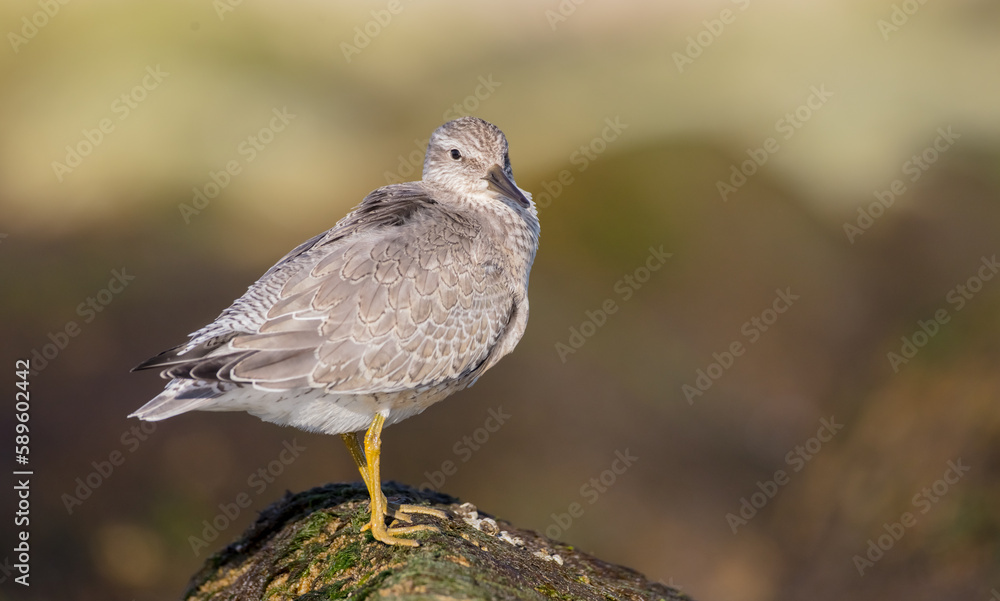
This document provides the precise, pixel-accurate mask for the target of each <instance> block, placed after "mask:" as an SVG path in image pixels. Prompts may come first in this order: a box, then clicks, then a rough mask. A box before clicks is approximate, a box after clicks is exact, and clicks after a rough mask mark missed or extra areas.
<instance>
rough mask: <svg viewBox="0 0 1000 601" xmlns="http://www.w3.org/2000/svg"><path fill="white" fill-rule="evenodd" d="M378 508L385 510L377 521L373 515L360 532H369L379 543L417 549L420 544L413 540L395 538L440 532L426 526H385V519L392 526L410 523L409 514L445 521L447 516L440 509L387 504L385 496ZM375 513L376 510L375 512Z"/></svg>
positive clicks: (411, 519) (435, 528)
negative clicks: (389, 519)
mask: <svg viewBox="0 0 1000 601" xmlns="http://www.w3.org/2000/svg"><path fill="white" fill-rule="evenodd" d="M380 507H382V508H385V509H384V511H383V512H382V515H381V517H380V518H379V519H377V518H376V516H375V514H373V515H372V519H371V521H369V522H368V523H367V524H365V525H364V526H363V527H362V528H361V531H362V532H364V531H365V530H371V531H372V536H374V537H375V540H378V541H381V542H383V543H385V544H387V545H404V546H407V547H417V546H419V545H420V544H419V543H418V542H417V541H415V540H409V539H405V538H397V536H402V535H406V534H413V533H415V532H440V531H441V530H440V529H439V528H437V527H436V526H430V525H427V524H415V525H412V526H388V527H387V526H386V525H385V518H386V516H389V517H391V518H392V519H393V524H395V523H397V522H406V523H410V522H412V521H413V518H412V517H411V516H410V514H421V515H429V516H432V517H436V518H438V519H447V518H448V514H447V513H445V512H444V511H441V510H440V509H434V508H433V507H424V506H422V505H408V504H401V505H397V504H395V503H393V504H389V503H388V501H387V500H386V498H385V496H384V495H383V497H382V503H381V504H380ZM376 513H378V512H377V510H376Z"/></svg>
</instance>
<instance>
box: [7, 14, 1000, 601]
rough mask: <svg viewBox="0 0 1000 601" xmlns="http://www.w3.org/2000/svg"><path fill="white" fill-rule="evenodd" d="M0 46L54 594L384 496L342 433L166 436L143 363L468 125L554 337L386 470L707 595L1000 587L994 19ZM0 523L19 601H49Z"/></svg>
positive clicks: (246, 17) (42, 539) (115, 25)
mask: <svg viewBox="0 0 1000 601" xmlns="http://www.w3.org/2000/svg"><path fill="white" fill-rule="evenodd" d="M0 24H2V27H0V32H3V33H4V36H5V40H6V43H7V47H6V48H4V49H2V50H0V132H2V135H0V217H2V218H0V273H2V279H0V281H2V283H3V284H2V287H3V294H2V296H0V302H2V315H3V318H2V321H0V339H2V340H3V344H2V352H3V362H2V363H0V366H2V370H3V374H4V375H3V376H2V378H0V382H2V383H3V389H4V390H6V391H8V393H7V394H9V396H10V397H13V396H14V394H13V393H14V391H16V388H15V387H14V383H15V375H14V371H15V368H14V361H15V359H17V358H25V357H34V359H33V364H32V367H33V368H34V373H33V374H32V376H31V380H30V381H31V383H30V391H31V403H32V409H31V421H30V425H31V428H32V430H31V449H30V452H31V455H30V465H29V466H28V467H29V468H31V469H33V470H34V472H35V475H34V477H33V480H32V486H33V488H32V495H31V512H32V513H31V528H30V535H31V538H30V540H31V542H32V547H31V549H32V568H33V569H32V573H31V585H32V586H31V587H30V592H31V593H33V594H34V595H35V597H34V598H39V599H42V598H46V599H54V598H60V599H74V600H75V599H79V600H90V599H101V600H129V599H139V600H143V599H173V598H177V596H178V595H179V594H180V593H181V591H182V590H183V589H184V586H185V584H186V583H187V580H188V578H189V577H190V576H191V575H192V574H193V573H194V572H195V571H196V570H197V569H198V568H199V566H200V565H201V564H202V562H203V561H204V560H205V559H206V558H207V557H208V556H209V555H210V554H211V553H213V552H215V551H217V550H219V549H221V548H222V547H224V546H225V545H226V544H228V543H229V542H230V541H232V540H234V539H236V538H238V537H239V536H240V534H241V532H242V531H243V529H244V528H246V527H247V526H248V525H249V524H251V523H252V521H253V520H254V519H255V517H256V515H257V512H258V511H260V510H262V509H263V508H264V507H266V506H267V505H268V504H270V503H272V502H274V501H275V500H277V499H279V498H280V497H281V496H282V495H283V494H284V492H285V491H286V490H290V491H302V490H305V489H308V488H311V487H313V486H317V485H321V484H324V483H327V482H335V481H353V480H357V473H356V472H355V470H354V468H353V465H352V463H351V460H350V457H349V456H348V454H347V453H346V452H345V450H344V448H343V445H342V444H341V441H340V440H339V439H338V438H337V437H325V436H320V435H312V434H306V433H303V432H298V431H295V430H292V429H287V428H279V427H277V426H274V425H271V424H265V423H263V422H260V421H259V420H257V419H256V418H254V417H251V416H248V415H245V414H219V413H199V414H189V415H184V416H181V417H177V418H174V419H170V420H168V421H165V422H160V423H158V424H156V425H155V427H152V426H151V425H146V426H145V429H143V428H141V427H140V426H141V424H140V423H139V422H137V421H136V420H129V419H126V417H125V416H126V415H127V414H128V413H129V412H131V411H133V410H134V409H136V408H138V407H139V406H140V405H142V404H143V403H145V402H146V401H147V400H148V399H150V398H151V397H152V396H154V395H155V394H156V393H157V392H158V391H159V390H161V388H162V385H163V381H162V380H160V379H158V378H157V377H156V375H155V374H152V373H139V374H130V373H128V370H129V369H130V368H131V367H133V366H134V365H136V364H137V363H139V362H140V361H142V360H144V359H146V358H147V357H149V356H151V355H153V354H156V353H157V352H159V351H161V350H163V349H165V348H168V347H170V346H173V345H175V344H177V343H179V342H181V341H183V340H184V335H185V334H187V333H188V332H191V331H194V330H195V329H197V328H199V327H201V326H202V325H203V324H205V323H207V322H208V321H210V320H212V319H214V318H215V316H216V315H218V313H219V312H220V311H221V310H222V309H223V308H225V307H226V306H227V305H228V304H229V303H230V302H231V301H232V300H233V299H234V298H236V297H238V296H239V295H240V294H242V292H243V291H244V290H245V289H246V287H247V286H248V285H249V284H250V283H251V282H253V281H254V279H255V278H256V277H258V276H259V275H261V274H262V273H263V272H264V271H265V270H266V269H267V268H268V267H269V266H270V265H272V264H273V263H274V262H275V261H276V260H277V259H278V258H280V257H281V256H282V255H283V254H284V253H285V252H286V251H288V250H289V249H291V248H293V247H294V246H296V245H297V244H298V243H299V242H301V241H303V240H305V239H307V238H309V237H311V236H313V235H314V234H316V233H319V232H321V231H323V230H325V229H327V228H329V227H331V226H333V224H334V223H335V222H336V221H337V220H338V219H340V218H341V217H342V216H343V215H344V214H345V213H346V212H347V211H348V210H349V209H350V208H351V207H352V206H354V205H355V204H357V203H358V202H359V201H360V200H361V199H362V198H363V197H364V195H365V194H367V193H368V192H369V191H370V190H372V189H374V188H376V187H378V186H381V185H384V184H386V183H390V182H394V181H405V180H410V179H417V178H419V171H420V166H421V164H422V161H423V151H424V145H425V143H426V140H427V138H428V136H429V135H430V133H431V132H432V131H433V130H434V128H436V127H437V126H439V125H440V124H441V123H443V122H444V121H446V120H448V119H451V118H454V117H457V116H461V115H465V114H474V115H477V116H480V117H482V118H485V119H487V120H489V121H491V122H493V123H495V124H497V125H498V126H499V127H500V128H502V129H503V131H504V132H505V133H506V134H507V137H508V139H509V141H510V146H511V160H512V163H513V166H514V173H515V176H516V178H517V182H518V184H519V185H520V186H521V187H522V188H525V189H527V190H529V191H532V192H533V193H534V195H535V200H536V202H537V203H538V206H539V215H540V220H541V224H542V238H541V247H540V250H539V254H538V257H537V260H536V262H535V267H534V272H533V274H532V281H531V320H530V324H529V327H528V330H527V333H526V335H525V336H524V339H523V340H522V341H521V343H520V345H519V347H518V349H517V351H516V352H514V353H513V354H512V355H511V356H510V357H508V358H506V359H504V360H503V361H502V362H501V363H500V364H499V365H498V366H497V367H495V368H494V369H493V370H492V371H491V372H490V373H489V374H488V375H486V376H485V377H484V378H483V379H482V380H480V382H479V383H478V384H477V385H476V386H475V387H473V388H471V389H469V390H466V391H464V392H462V393H460V394H457V395H455V396H454V397H452V398H450V399H448V400H447V401H446V402H443V403H441V404H438V405H436V406H434V407H432V408H431V409H429V410H428V411H426V412H425V413H424V414H423V415H421V416H419V417H417V418H414V419H411V420H408V421H406V422H404V423H402V424H400V425H397V426H394V427H392V428H390V429H389V430H387V431H386V434H385V437H384V453H383V459H382V469H383V475H384V477H385V478H386V479H395V480H399V481H402V482H405V483H408V484H411V485H415V486H416V485H423V486H425V487H429V486H434V487H438V488H440V489H441V490H442V491H444V492H447V493H450V494H452V495H456V496H459V497H461V498H462V499H463V500H466V501H470V502H472V503H474V504H476V505H477V506H478V507H479V508H480V509H481V510H482V511H486V512H490V513H492V514H495V515H497V516H499V517H502V518H505V519H508V520H511V521H513V522H514V523H516V524H518V525H519V526H522V527H528V528H532V529H536V530H539V531H542V532H545V533H547V534H549V535H550V536H554V537H555V538H557V539H560V540H564V541H567V542H569V543H571V544H573V545H575V546H577V547H579V548H581V549H583V550H585V551H588V552H590V553H593V554H595V555H597V556H598V557H600V558H602V559H605V560H608V561H612V562H616V563H621V564H624V565H627V566H630V567H632V568H635V569H637V570H639V571H641V572H643V573H645V574H646V575H648V576H649V577H650V578H651V579H653V580H660V581H663V582H665V583H669V584H672V585H674V586H678V587H682V590H683V591H684V592H685V593H688V594H690V595H692V596H693V597H694V598H695V599H698V600H702V601H714V600H720V601H721V600H726V601H763V600H793V599H812V600H827V599H830V600H833V599H844V598H851V599H857V600H875V599H903V598H906V599H916V600H922V599H927V600H930V599H934V600H941V599H981V600H983V601H986V600H987V599H990V598H997V597H998V596H1000V593H998V592H997V590H998V589H1000V514H998V511H997V508H998V506H1000V449H998V435H1000V405H998V402H997V398H998V394H1000V370H998V369H997V364H998V360H1000V344H998V342H997V341H998V334H1000V320H998V318H1000V278H997V277H996V274H997V270H998V266H997V264H996V256H997V253H998V252H1000V204H998V198H1000V77H998V72H997V65H998V64H1000V35H998V33H1000V31H998V28H1000V5H998V4H997V3H995V2H990V1H987V0H954V1H951V2H927V3H922V2H916V1H915V0H905V1H900V2H891V1H889V0H881V1H878V2H867V1H861V0H844V1H840V2H832V1H831V2H823V1H821V2H809V3H801V2H781V1H777V0H775V1H765V0H753V1H750V0H742V1H738V2H737V1H732V2H730V1H716V2H704V1H702V2H695V1H693V0H690V1H674V2H645V3H639V2H599V1H597V0H591V1H589V2H582V3H580V2H570V1H569V0H563V1H561V2H559V1H557V0H551V1H547V2H529V1H527V0H522V1H512V2H504V3H496V2H494V3H477V4H472V3H466V4H461V5H459V4H457V3H445V2H419V3H418V2H414V3H410V2H406V1H405V0H404V1H399V2H373V3H360V2H359V3H350V4H349V5H347V3H339V4H334V3H329V2H318V1H298V2H281V3H278V2H250V1H245V2H238V1H236V0H215V1H214V2H207V1H205V2H190V1H189V2H176V1H167V0H161V1H152V2H142V3H137V2H116V1H94V2H86V3H83V2H80V3H77V2H72V3H65V4H63V3H60V2H57V1H56V0H40V1H20V0H17V1H13V2H4V3H3V4H2V5H0ZM5 406H7V407H8V410H5V411H3V412H0V428H2V429H3V431H4V437H5V440H10V439H9V438H7V437H8V436H9V433H11V432H13V428H14V423H15V422H14V419H15V418H14V411H13V403H5ZM491 412H493V413H492V415H502V416H503V417H502V419H500V420H499V421H502V424H499V423H498V418H496V417H494V418H493V420H492V421H490V420H489V418H490V417H491ZM487 428H489V430H488V429H487ZM490 430H492V431H490ZM289 447H290V448H293V449H296V450H295V452H294V453H293V452H285V453H284V454H282V452H283V451H284V450H286V449H287V448H289ZM9 450H10V449H9V447H8V452H9ZM620 457H628V458H629V459H628V461H624V460H622V459H620ZM616 459H617V460H618V462H617V463H616ZM5 461H11V465H12V464H13V462H12V460H5ZM447 461H451V462H453V463H454V465H455V466H456V469H455V470H451V471H452V473H451V474H447V475H446V474H445V473H444V472H443V471H442V468H443V466H444V465H445V462H447ZM616 470H617V471H616ZM779 471H780V472H781V473H778V472H779ZM8 478H13V476H9V477H8ZM5 488H7V490H8V493H7V494H4V495H3V498H2V506H3V509H4V512H5V513H4V515H6V516H11V515H12V514H13V512H14V498H13V496H12V494H11V493H10V490H11V489H10V488H9V485H5ZM241 494H242V495H246V496H248V497H249V498H250V499H251V505H250V506H249V507H247V508H240V509H239V510H238V511H233V509H232V508H233V504H234V502H235V500H236V499H237V498H238V497H239V496H240V495H241ZM574 503H577V504H579V507H580V508H582V514H581V513H580V511H575V512H574V513H575V514H576V515H575V516H573V515H570V514H569V513H568V512H569V508H570V506H571V505H572V504H574ZM907 514H908V515H907ZM2 522H3V524H4V526H3V527H2V528H0V534H2V535H3V537H4V539H3V540H4V542H3V544H2V546H0V548H3V549H5V550H4V551H0V565H3V566H4V569H3V571H2V573H0V580H2V581H3V582H2V584H0V597H2V598H4V599H7V598H9V599H21V598H31V595H28V594H26V593H27V591H28V589H25V588H24V587H22V586H20V585H18V584H15V583H14V582H13V581H12V580H13V577H14V576H16V575H17V574H16V572H15V573H11V571H10V566H11V565H12V564H13V563H14V561H8V562H3V561H2V559H3V558H7V559H8V560H10V559H11V557H12V554H11V553H10V550H11V548H12V545H13V544H14V543H13V542H12V541H13V540H14V536H15V532H14V530H13V529H12V526H11V522H10V520H9V518H7V517H5V518H4V519H3V520H2ZM212 524H214V526H213V527H209V526H211V525H212ZM213 528H214V529H217V530H218V532H217V533H216V532H215V531H214V530H213ZM199 540H200V542H201V543H204V544H200V543H199Z"/></svg>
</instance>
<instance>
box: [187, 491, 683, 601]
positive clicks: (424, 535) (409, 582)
mask: <svg viewBox="0 0 1000 601" xmlns="http://www.w3.org/2000/svg"><path fill="white" fill-rule="evenodd" d="M383 490H384V491H385V494H386V496H387V497H388V498H389V501H390V502H395V503H404V502H406V503H414V504H424V505H429V506H433V507H436V508H438V509H443V510H445V511H447V512H448V513H449V516H450V519H448V520H444V521H439V520H434V518H429V517H427V516H422V515H418V516H415V517H414V520H415V522H417V523H433V524H435V525H437V526H438V527H440V528H441V532H437V533H436V532H421V533H418V534H417V535H415V536H414V538H415V540H417V541H419V542H420V546H419V547H416V548H413V547H400V546H395V547H393V546H387V545H384V544H382V543H379V542H376V541H375V540H374V539H373V538H372V537H371V534H369V533H368V532H362V531H361V527H362V526H363V525H365V524H366V523H367V522H368V518H369V513H368V493H367V491H366V490H365V488H364V486H363V485H361V484H328V485H326V486H323V487H320V488H314V489H312V490H308V491H305V492H301V493H298V494H291V493H288V494H286V495H285V497H284V498H283V499H281V500H280V501H278V502H277V503H275V504H273V505H271V506H270V507H268V508H267V509H265V510H264V511H263V512H262V513H261V515H260V518H259V519H258V520H257V522H256V523H255V524H254V525H253V526H251V527H250V528H249V529H248V530H247V532H246V533H244V535H243V537H242V538H241V539H240V540H238V541H236V542H234V543H233V544H231V545H229V546H228V547H226V548H225V549H223V550H222V551H220V552H219V553H217V554H215V555H214V556H213V557H211V558H209V559H208V561H207V562H206V563H205V566H204V567H202V569H201V570H200V571H199V572H198V573H197V574H196V575H195V576H194V578H193V579H192V580H191V583H190V585H189V586H188V590H187V591H186V593H185V595H184V597H185V599H189V600H198V601H202V600H205V601H208V600H212V601H222V600H229V599H233V600H235V599H240V600H252V599H268V600H275V601H279V600H285V599H299V600H302V601H305V600H312V599H315V600H319V599H348V598H350V599H364V598H368V597H373V596H376V597H379V598H389V599H441V600H444V599H533V600H543V599H595V600H600V601H608V600H612V599H622V600H626V599H627V600H639V599H642V600H652V601H659V600H661V599H662V600H668V599H684V600H688V597H686V596H684V595H682V594H680V592H679V591H677V590H675V589H672V588H669V587H667V586H665V585H663V584H658V583H652V582H649V581H648V580H646V578H645V577H643V576H642V574H639V573H638V572H636V571H634V570H630V569H628V568H624V567H621V566H617V565H614V564H610V563H606V562H603V561H601V560H599V559H596V558H594V557H591V556H590V555H587V554H585V553H581V552H579V551H577V550H575V549H573V547H571V546H569V545H566V544H563V543H559V542H555V541H552V540H549V539H548V538H545V537H544V536H542V535H540V534H537V533H535V532H532V531H529V530H521V529H519V528H515V527H514V526H512V525H511V524H509V523H507V522H504V521H502V520H496V519H494V518H492V517H490V516H487V515H485V514H482V513H480V512H479V511H477V509H476V508H475V507H473V506H472V505H471V504H469V503H465V504H462V503H460V502H459V501H458V500H457V499H455V498H452V497H449V496H447V495H443V494H439V493H434V492H428V491H417V490H414V489H411V488H409V487H406V486H402V485H399V484H396V483H393V482H389V483H386V484H384V485H383Z"/></svg>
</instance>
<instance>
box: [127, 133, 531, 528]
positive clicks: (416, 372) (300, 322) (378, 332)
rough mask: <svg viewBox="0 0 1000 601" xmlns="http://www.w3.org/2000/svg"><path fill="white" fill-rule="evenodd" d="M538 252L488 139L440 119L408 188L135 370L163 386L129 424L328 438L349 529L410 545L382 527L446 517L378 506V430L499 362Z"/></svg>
mask: <svg viewBox="0 0 1000 601" xmlns="http://www.w3.org/2000/svg"><path fill="white" fill-rule="evenodd" d="M538 239H539V222H538V212H537V209H536V206H535V203H534V202H533V201H532V199H531V194H530V193H529V192H526V191H525V190H522V189H521V188H519V187H518V186H517V184H516V183H515V182H514V175H513V171H512V169H511V164H510V157H509V153H508V144H507V138H506V136H504V134H503V132H502V131H501V130H500V129H499V128H498V127H497V126H495V125H493V124H492V123H489V122H487V121H484V120H483V119H480V118H477V117H471V116H469V117H462V118H459V119H455V120H452V121H449V122H447V123H445V124H443V125H441V126H440V127H438V128H437V129H436V130H435V131H434V132H433V134H432V135H431V137H430V140H429V142H428V144H427V153H426V156H425V159H424V165H423V173H422V176H421V179H420V180H419V181H413V182H406V183H397V184H390V185H387V186H383V187H380V188H378V189H376V190H374V191H372V192H371V193H369V194H368V195H367V196H366V197H365V198H364V199H363V200H362V201H361V203H360V204H358V205H357V206H356V207H355V208H354V209H353V210H351V211H350V212H349V213H348V214H347V215H346V216H345V217H344V218H342V219H341V220H340V221H338V222H337V223H336V225H334V227H333V228H331V229H329V230H327V231H325V232H323V233H321V234H319V235H317V236H315V237H313V238H311V239H310V240H307V241H306V242H303V243H302V244H300V245H299V246H297V247H296V248H294V249H293V250H292V251H291V252H289V253H288V254H286V255H285V256H284V257H283V258H282V259H281V260H279V261H278V262H277V263H276V264H275V265H274V266H273V267H271V268H270V269H268V270H267V272H265V273H264V275H263V276H261V277H260V279H258V280H257V281H256V282H255V283H254V284H252V285H251V286H250V287H249V288H248V289H247V292H246V293H245V294H243V296H241V297H240V298H238V299H236V300H235V301H234V302H233V303H232V305H231V306H229V307H228V308H227V309H225V310H224V311H223V312H222V313H221V314H220V315H219V317H218V318H216V319H215V321H213V322H212V323H210V324H208V325H206V326H205V327H203V328H201V329H200V330H198V331H196V332H194V333H192V334H190V335H189V337H188V340H187V341H186V342H184V343H182V344H180V345H178V346H175V347H173V348H171V349H168V350H166V351H163V352H162V353H160V354H158V355H156V356H154V357H152V358H151V359H148V360H146V361H145V362H143V363H141V364H139V365H138V366H136V367H135V368H134V369H133V370H132V371H136V370H145V369H159V370H160V375H161V377H163V378H164V379H168V380H169V382H168V383H167V384H166V386H165V388H164V390H163V392H161V393H160V394H159V395H157V396H156V397H154V398H153V399H152V400H150V401H149V402H148V403H146V404H145V405H143V406H142V407H141V408H139V409H138V410H136V411H135V412H134V413H132V414H130V415H129V417H137V418H139V419H141V420H146V421H159V420H163V419H167V418H170V417H174V416H176V415H180V414H182V413H187V412H189V411H245V412H247V413H249V414H251V415H254V416H256V417H259V418H260V419H262V420H264V421H267V422H272V423H275V424H280V425H287V426H294V427H296V428H300V429H302V430H306V431H309V432H320V433H325V434H339V435H340V436H341V438H342V439H343V441H344V444H345V445H346V446H347V449H348V451H349V452H350V454H351V457H352V459H353V460H354V462H355V464H356V465H357V468H358V470H359V472H360V473H361V477H362V480H363V481H364V484H365V486H366V488H367V490H368V494H369V497H370V508H371V519H370V521H369V522H368V524H367V525H365V527H364V530H370V531H371V533H372V535H373V537H374V538H375V539H376V540H378V541H381V542H383V543H386V544H389V545H405V546H418V543H417V541H415V540H412V539H411V538H402V537H404V536H406V535H410V534H413V533H415V532H419V531H425V530H433V531H437V530H438V529H437V528H435V527H434V526H430V525H427V524H418V525H410V526H401V525H395V524H397V521H396V520H398V522H405V523H410V522H412V519H411V515H410V514H415V513H420V514H427V515H431V516H434V517H436V518H441V519H444V518H447V514H445V513H444V512H441V511H439V510H437V509H433V508H429V507H422V506H417V505H399V506H390V505H389V503H388V501H387V499H386V498H385V495H384V494H383V492H382V489H381V476H380V453H381V436H382V430H383V428H384V427H386V426H389V425H392V424H395V423H398V422H400V421H402V420H404V419H406V418H408V417H411V416H414V415H416V414H419V413H421V412H422V411H424V410H425V409H427V408H428V407H429V406H431V405H432V404H434V403H437V402H439V401H441V400H443V399H444V398H446V397H448V396H449V395H451V394H452V393H455V392H458V391H460V390H462V389H464V388H466V387H468V386H471V385H472V384H474V383H475V382H476V380H478V379H479V377H481V376H482V375H483V374H484V373H485V372H486V371H487V370H489V369H490V368H491V367H493V366H494V365H495V364H496V363H497V361H499V360H500V359H501V358H502V357H504V356H505V355H507V354H509V353H510V352H511V351H512V350H513V349H514V347H515V345H517V343H518V341H519V340H520V339H521V336H522V335H523V334H524V331H525V327H526V325H527V321H528V279H529V275H530V273H531V266H532V263H533V262H534V259H535V254H536V252H537V250H538ZM387 518H395V519H394V521H393V522H391V523H390V524H389V526H387V525H386V520H387Z"/></svg>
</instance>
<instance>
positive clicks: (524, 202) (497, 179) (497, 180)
mask: <svg viewBox="0 0 1000 601" xmlns="http://www.w3.org/2000/svg"><path fill="white" fill-rule="evenodd" d="M483 179H484V180H486V183H487V184H488V187H489V189H490V190H493V191H494V192H499V193H500V194H503V195H504V196H506V197H507V198H509V199H511V200H513V201H516V202H518V203H519V204H520V205H521V206H522V207H524V208H528V206H529V204H530V203H529V202H528V199H527V198H525V197H524V194H521V191H520V190H518V189H517V186H515V185H514V182H512V181H510V179H508V178H507V174H506V173H504V172H503V168H502V167H500V165H493V166H492V167H490V170H489V171H487V172H486V177H484V178H483Z"/></svg>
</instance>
